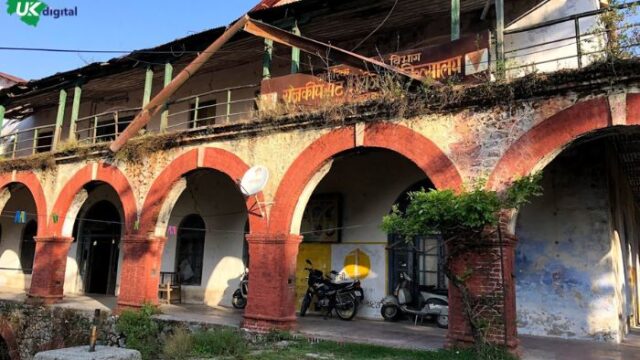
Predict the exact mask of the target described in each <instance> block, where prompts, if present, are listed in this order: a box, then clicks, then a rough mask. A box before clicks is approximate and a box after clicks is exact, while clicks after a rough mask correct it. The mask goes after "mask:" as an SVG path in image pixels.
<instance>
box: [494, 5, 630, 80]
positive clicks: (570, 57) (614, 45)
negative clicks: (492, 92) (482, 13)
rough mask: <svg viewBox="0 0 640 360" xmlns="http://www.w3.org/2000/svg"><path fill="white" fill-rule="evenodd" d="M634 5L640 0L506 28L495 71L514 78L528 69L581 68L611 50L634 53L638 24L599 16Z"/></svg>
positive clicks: (604, 57) (551, 70) (546, 70)
mask: <svg viewBox="0 0 640 360" xmlns="http://www.w3.org/2000/svg"><path fill="white" fill-rule="evenodd" d="M637 4H640V1H633V2H628V3H625V4H622V5H620V6H617V7H615V8H605V9H599V10H593V11H588V12H583V13H579V14H574V15H570V16H565V17H562V18H558V19H554V20H550V21H545V22H540V23H537V24H534V25H530V26H524V27H519V28H516V29H509V30H505V32H504V35H505V51H504V59H505V63H504V64H503V65H502V67H501V69H496V70H497V71H504V73H505V75H506V77H507V78H516V77H519V76H523V75H526V74H528V73H531V72H553V71H558V70H563V69H581V68H583V67H585V66H588V65H590V64H592V63H594V62H597V61H600V60H603V59H606V58H607V57H608V56H610V55H612V52H613V51H614V49H617V50H615V51H618V53H627V54H632V55H633V56H635V54H636V52H637V48H638V47H639V46H640V44H638V43H636V42H635V41H632V40H633V39H634V38H635V37H638V36H637V34H638V28H639V26H640V23H629V24H624V25H623V26H619V27H615V26H609V25H606V21H603V18H602V16H604V14H606V13H607V12H610V11H626V9H628V8H630V7H632V6H634V5H637ZM532 39H533V40H532ZM624 39H626V41H625V40H624ZM496 65H498V64H496ZM494 68H495V66H494Z"/></svg>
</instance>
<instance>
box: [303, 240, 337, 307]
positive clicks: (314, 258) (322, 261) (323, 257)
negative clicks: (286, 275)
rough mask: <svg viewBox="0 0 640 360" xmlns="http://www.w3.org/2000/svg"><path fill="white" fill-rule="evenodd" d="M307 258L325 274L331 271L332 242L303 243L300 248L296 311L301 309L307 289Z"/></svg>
mask: <svg viewBox="0 0 640 360" xmlns="http://www.w3.org/2000/svg"><path fill="white" fill-rule="evenodd" d="M306 259H309V260H311V262H312V263H313V268H314V269H318V270H320V271H322V272H323V273H324V274H325V275H326V274H328V273H329V272H330V271H331V244H319V243H302V244H300V248H299V249H298V261H297V265H296V299H297V301H296V311H300V304H301V303H302V298H303V297H304V294H305V292H306V291H307V287H308V285H307V277H309V272H308V271H305V269H304V268H306V267H308V266H309V265H307V263H306V262H305V260H306Z"/></svg>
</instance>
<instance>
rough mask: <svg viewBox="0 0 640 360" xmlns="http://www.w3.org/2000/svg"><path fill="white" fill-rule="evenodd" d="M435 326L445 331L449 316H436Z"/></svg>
mask: <svg viewBox="0 0 640 360" xmlns="http://www.w3.org/2000/svg"><path fill="white" fill-rule="evenodd" d="M436 324H437V325H438V327H439V328H441V329H447V328H448V327H449V315H438V317H436Z"/></svg>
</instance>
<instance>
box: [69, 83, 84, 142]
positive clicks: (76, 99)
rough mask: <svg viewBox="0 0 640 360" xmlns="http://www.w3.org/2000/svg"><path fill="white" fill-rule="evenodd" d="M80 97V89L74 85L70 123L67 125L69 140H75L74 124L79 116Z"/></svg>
mask: <svg viewBox="0 0 640 360" xmlns="http://www.w3.org/2000/svg"><path fill="white" fill-rule="evenodd" d="M81 97H82V87H81V86H80V85H76V87H75V88H74V89H73V104H72V105H71V123H70V124H69V140H75V139H76V126H77V124H76V122H77V121H78V117H79V116H80V98H81Z"/></svg>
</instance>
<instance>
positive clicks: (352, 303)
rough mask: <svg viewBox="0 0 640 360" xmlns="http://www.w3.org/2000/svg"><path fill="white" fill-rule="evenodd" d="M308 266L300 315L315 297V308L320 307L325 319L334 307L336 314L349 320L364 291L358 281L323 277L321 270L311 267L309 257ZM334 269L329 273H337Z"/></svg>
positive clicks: (356, 310) (355, 311)
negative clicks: (340, 280)
mask: <svg viewBox="0 0 640 360" xmlns="http://www.w3.org/2000/svg"><path fill="white" fill-rule="evenodd" d="M306 263H307V264H308V265H309V267H307V268H305V270H306V271H308V272H309V277H308V278H307V279H308V281H307V283H308V286H309V287H308V289H307V292H306V293H305V295H304V298H303V299H302V306H301V307H300V316H305V315H306V314H307V310H308V309H309V306H311V302H312V301H313V299H314V298H315V299H316V302H315V308H316V309H321V310H322V313H323V315H324V318H325V319H326V318H327V316H328V315H329V314H331V313H332V312H333V310H334V309H335V311H336V314H337V315H338V317H339V318H340V319H342V320H351V319H353V318H354V317H355V316H356V313H357V312H358V305H359V304H360V302H362V300H364V292H363V291H362V287H361V286H360V281H352V282H344V283H336V282H334V281H333V280H332V279H330V278H328V277H325V275H324V274H323V273H322V271H320V270H318V269H314V268H313V264H312V263H311V261H310V260H309V259H307V260H306ZM337 274H338V273H337V272H335V271H332V272H331V275H334V276H335V275H337Z"/></svg>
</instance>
